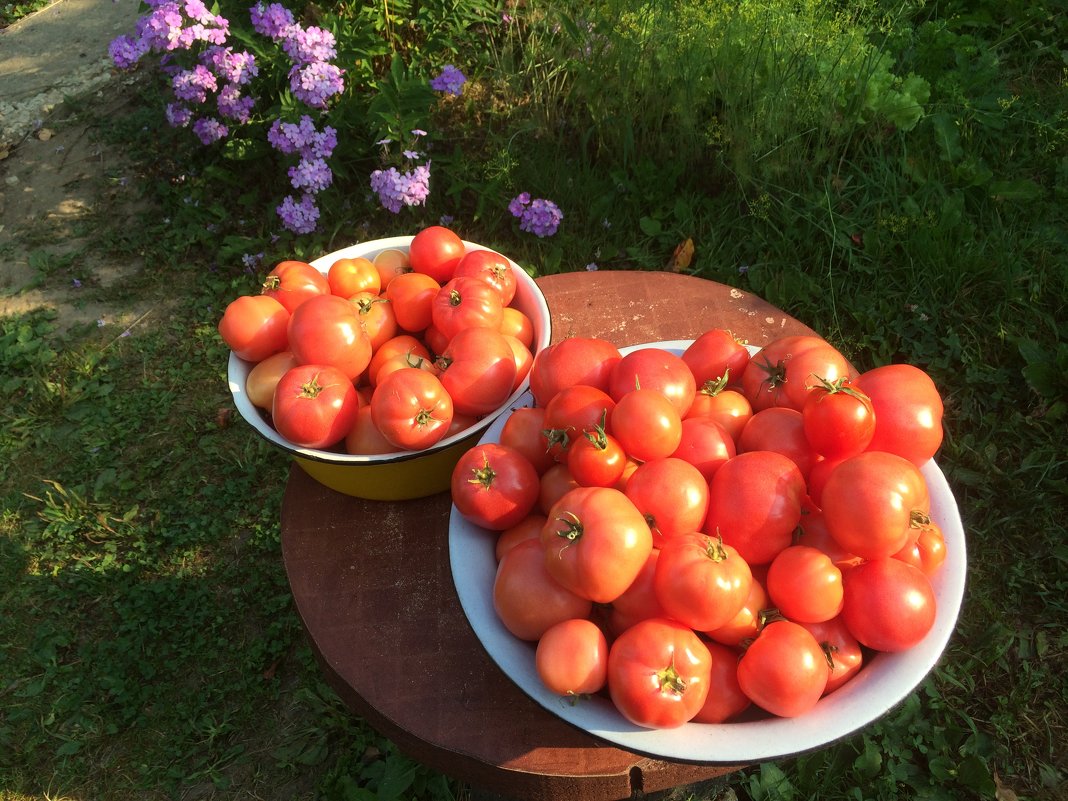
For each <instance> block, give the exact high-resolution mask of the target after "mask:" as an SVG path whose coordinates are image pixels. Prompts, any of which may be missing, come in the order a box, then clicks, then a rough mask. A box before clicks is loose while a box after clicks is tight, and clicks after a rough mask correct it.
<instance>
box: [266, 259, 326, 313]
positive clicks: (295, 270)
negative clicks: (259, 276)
mask: <svg viewBox="0 0 1068 801" xmlns="http://www.w3.org/2000/svg"><path fill="white" fill-rule="evenodd" d="M260 291H261V292H262V293H263V294H264V295H266V296H267V297H271V298H274V299H275V300H277V301H278V302H279V303H281V304H282V305H283V306H285V307H286V308H287V309H288V310H289V311H290V312H293V311H296V309H297V307H298V306H300V305H301V304H302V303H304V301H306V300H308V299H309V298H313V297H315V296H316V295H327V294H329V293H330V281H329V280H328V279H327V277H326V276H325V275H323V274H322V273H321V272H319V270H317V269H316V268H315V267H312V266H311V265H310V264H308V263H307V262H303V261H283V262H280V263H279V264H278V265H277V266H276V267H275V268H274V269H273V270H271V271H270V272H269V273H267V278H266V279H265V280H264V282H263V287H262V289H261V290H260Z"/></svg>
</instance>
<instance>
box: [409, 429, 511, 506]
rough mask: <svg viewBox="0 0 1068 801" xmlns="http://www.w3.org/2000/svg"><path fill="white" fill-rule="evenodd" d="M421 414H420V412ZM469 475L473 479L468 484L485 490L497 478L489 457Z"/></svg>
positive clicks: (485, 457)
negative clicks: (479, 486) (476, 485)
mask: <svg viewBox="0 0 1068 801" xmlns="http://www.w3.org/2000/svg"><path fill="white" fill-rule="evenodd" d="M420 414H422V412H420ZM471 475H472V476H474V478H469V479H467V483H468V484H480V485H481V486H483V487H484V488H486V489H489V488H490V487H492V486H493V481H494V479H496V478H497V474H496V473H495V472H494V470H493V468H492V467H490V463H489V457H487V456H483V457H482V467H475V468H472V469H471Z"/></svg>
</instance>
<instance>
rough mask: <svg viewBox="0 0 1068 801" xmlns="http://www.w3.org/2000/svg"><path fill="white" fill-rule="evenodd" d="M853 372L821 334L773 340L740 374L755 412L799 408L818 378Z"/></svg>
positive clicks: (830, 377)
mask: <svg viewBox="0 0 1068 801" xmlns="http://www.w3.org/2000/svg"><path fill="white" fill-rule="evenodd" d="M853 374H854V371H853V368H852V367H851V366H850V364H849V362H848V361H847V360H846V358H845V356H843V355H842V354H841V353H839V352H838V350H837V349H836V348H835V347H834V346H833V345H831V344H830V343H828V342H827V341H826V340H824V339H821V338H820V337H814V336H789V337H782V338H780V339H776V340H775V341H773V342H771V343H769V344H768V345H765V346H764V347H763V348H762V349H761V350H760V351H758V352H757V353H756V354H754V355H753V357H752V359H750V361H749V365H748V366H747V367H746V368H745V373H743V374H742V391H743V392H744V393H745V396H746V398H748V399H749V402H750V403H751V404H753V409H754V410H755V411H760V410H761V409H766V408H768V407H769V406H788V407H789V408H791V409H797V410H798V411H801V409H802V408H803V407H804V405H805V400H807V398H808V391H809V390H810V389H811V388H812V387H813V386H815V385H816V384H817V383H819V381H818V379H819V378H823V379H825V380H827V381H837V380H838V379H839V378H844V377H849V376H852V375H853Z"/></svg>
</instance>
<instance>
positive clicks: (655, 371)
mask: <svg viewBox="0 0 1068 801" xmlns="http://www.w3.org/2000/svg"><path fill="white" fill-rule="evenodd" d="M634 389H651V390H655V391H656V392H659V393H660V394H661V395H663V396H664V397H666V398H667V399H668V400H669V401H671V403H672V405H673V406H674V407H675V408H676V409H677V410H678V413H679V417H685V416H686V413H687V412H688V411H689V410H690V406H691V404H693V399H694V395H695V394H696V392H697V385H696V383H695V382H694V377H693V373H692V372H690V368H689V367H688V366H687V365H686V362H684V361H683V360H682V359H681V358H680V357H678V356H676V355H675V354H674V353H671V352H670V351H666V350H664V349H663V348H638V349H637V350H632V351H631V352H630V353H628V354H627V355H626V356H624V357H623V358H622V359H620V360H619V361H618V362H616V363H615V365H614V366H613V367H612V373H611V375H610V376H609V379H608V394H609V395H611V396H612V397H613V398H614V399H615V400H617V401H618V400H619V399H620V398H622V397H623V396H624V395H626V394H627V393H628V392H630V391H631V390H634Z"/></svg>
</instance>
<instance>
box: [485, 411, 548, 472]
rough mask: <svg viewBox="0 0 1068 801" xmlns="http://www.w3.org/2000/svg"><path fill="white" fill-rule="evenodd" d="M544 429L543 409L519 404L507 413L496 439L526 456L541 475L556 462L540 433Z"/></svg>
mask: <svg viewBox="0 0 1068 801" xmlns="http://www.w3.org/2000/svg"><path fill="white" fill-rule="evenodd" d="M544 429H545V409H543V408H541V407H540V406H533V407H531V406H521V407H519V408H518V409H513V410H512V413H511V414H510V415H508V418H507V419H506V420H505V421H504V425H503V426H502V427H501V433H500V437H499V438H498V440H499V442H500V443H501V444H502V445H507V446H508V447H510V448H514V449H515V450H517V451H519V452H520V453H522V454H523V455H524V456H525V457H527V461H529V462H530V463H531V464H532V465H533V466H534V469H535V470H536V471H537V472H538V475H541V474H542V473H544V472H545V471H546V470H548V469H549V468H550V467H552V466H553V465H554V464H555V463H556V460H555V459H553V457H552V454H550V453H549V447H548V443H547V442H546V440H545V437H544V436H543V435H542V431H543V430H544Z"/></svg>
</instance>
